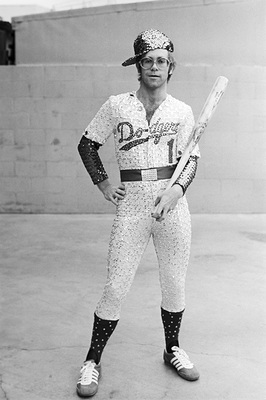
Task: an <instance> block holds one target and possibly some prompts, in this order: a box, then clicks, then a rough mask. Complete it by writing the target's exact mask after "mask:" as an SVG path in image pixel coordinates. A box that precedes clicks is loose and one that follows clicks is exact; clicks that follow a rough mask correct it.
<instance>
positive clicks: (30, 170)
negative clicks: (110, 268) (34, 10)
mask: <svg viewBox="0 0 266 400" xmlns="http://www.w3.org/2000/svg"><path fill="white" fill-rule="evenodd" d="M265 15H266V3H265V1H264V0H253V1H249V0H235V1H233V2H232V1H229V0H208V1H207V0H175V1H172V0H169V1H156V2H154V3H153V2H147V3H138V4H137V5H134V4H127V5H119V6H118V5H117V6H108V7H99V8H94V9H83V10H73V11H69V12H59V13H51V14H41V15H35V16H28V17H19V18H16V19H15V22H14V26H15V29H16V47H17V61H18V64H19V65H17V66H2V67H0V122H1V123H0V186H1V187H0V212H32V213H37V212H40V213H60V212H62V213H63V212H69V213H71V212H73V213H76V212H79V213H83V212H84V213H107V212H108V213H109V212H113V211H114V208H113V206H112V205H111V204H110V203H108V202H106V201H105V200H104V199H103V197H102V195H101V193H100V192H99V191H98V189H97V188H96V187H94V185H93V184H92V183H91V180H90V177H89V176H88V174H87V172H86V170H85V168H84V167H83V165H82V163H81V161H80V159H79V155H78V152H77V144H78V142H79V139H80V137H81V135H82V132H83V130H84V129H85V127H86V126H87V124H88V123H89V121H90V120H91V118H92V117H93V116H94V114H95V113H96V111H97V110H98V109H99V107H100V106H101V104H102V103H103V102H104V101H105V100H106V99H107V98H108V96H110V95H111V94H118V93H121V92H126V91H130V90H136V89H137V88H138V82H137V74H136V69H135V67H134V66H133V67H128V68H123V67H121V62H122V61H124V59H125V58H127V57H129V56H130V55H131V54H132V42H133V40H134V38H135V37H136V35H137V34H138V33H139V32H140V31H141V30H143V29H146V28H147V27H148V26H153V27H158V29H161V30H162V31H165V32H166V33H167V34H168V35H169V36H170V37H171V38H172V39H173V40H174V41H175V44H176V58H177V62H178V66H177V69H176V71H175V73H174V75H173V77H172V79H171V81H170V84H169V92H170V93H171V94H172V95H173V96H175V97H177V98H179V99H180V100H183V101H185V102H187V103H188V104H190V105H191V106H192V109H193V111H194V114H195V117H196V118H197V116H198V114H199V112H200V109H201V107H202V105H203V103H204V101H205V99H206V97H207V95H208V93H209V91H210V89H211V87H212V85H213V83H214V81H215V79H216V78H217V76H219V75H224V76H226V77H228V78H229V86H228V89H227V91H226V94H225V95H224V97H223V99H222V100H221V103H220V105H219V107H218V109H217V111H216V113H215V115H214V116H213V119H212V120H211V122H210V124H209V127H208V128H207V131H206V133H205V135H204V136H203V138H202V140H201V142H200V148H201V154H202V158H201V160H200V162H199V169H198V172H197V177H196V179H195V181H194V182H193V185H191V187H190V188H189V190H188V194H187V196H188V198H189V203H190V208H191V211H192V212H194V213H263V212H266V180H265V172H266V165H265V160H266V157H265V150H266V134H265V133H266V132H265V130H266V51H265V50H266V48H265V37H266V24H265V23H263V22H265ZM177 22H178V23H177ZM121 35H122V36H121ZM121 37H123V40H121ZM100 152H101V157H102V159H103V162H104V165H105V167H106V169H107V171H108V173H109V175H110V179H111V181H112V182H114V183H117V182H118V181H119V175H118V170H117V167H116V162H115V157H114V148H113V141H112V139H110V140H109V142H108V143H107V144H106V145H105V146H104V147H103V148H102V149H101V151H100Z"/></svg>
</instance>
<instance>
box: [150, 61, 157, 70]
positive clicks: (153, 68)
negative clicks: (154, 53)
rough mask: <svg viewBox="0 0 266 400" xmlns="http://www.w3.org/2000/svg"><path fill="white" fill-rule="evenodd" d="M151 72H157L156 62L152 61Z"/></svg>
mask: <svg viewBox="0 0 266 400" xmlns="http://www.w3.org/2000/svg"><path fill="white" fill-rule="evenodd" d="M151 69H152V70H155V71H156V70H158V67H157V64H156V60H154V61H153V65H152V67H151Z"/></svg>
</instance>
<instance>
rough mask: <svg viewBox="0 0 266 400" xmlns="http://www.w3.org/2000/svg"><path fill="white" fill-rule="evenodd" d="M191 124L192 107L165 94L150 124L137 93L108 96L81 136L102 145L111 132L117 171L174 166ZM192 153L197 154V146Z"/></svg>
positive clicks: (184, 144) (183, 146) (185, 141)
mask: <svg viewBox="0 0 266 400" xmlns="http://www.w3.org/2000/svg"><path fill="white" fill-rule="evenodd" d="M193 126H194V117H193V113H192V110H191V107H190V106H188V105H187V104H185V103H184V102H182V101H180V100H177V99H175V98H174V97H172V96H171V95H170V94H167V96H166V99H165V100H164V101H163V102H162V103H161V105H160V106H159V107H158V108H157V109H156V110H155V112H154V114H153V116H152V118H151V120H150V123H149V124H148V121H147V119H146V111H145V108H144V106H143V104H142V103H141V102H140V101H139V100H138V98H137V96H136V92H128V93H123V94H120V95H116V96H110V97H109V99H108V100H107V101H106V102H105V103H104V104H103V105H102V107H101V108H100V109H99V111H98V112H97V114H96V115H95V117H94V118H93V120H92V121H91V122H90V124H89V125H88V126H87V128H86V130H85V132H84V136H85V137H87V138H88V139H90V140H93V141H95V142H97V143H99V144H101V145H103V144H104V143H105V142H106V141H107V139H108V138H109V137H110V136H111V135H112V134H113V137H114V142H115V153H116V159H117V163H118V166H119V169H120V170H124V169H147V168H157V167H164V166H167V165H174V164H176V162H177V159H178V158H179V157H180V156H181V155H182V152H183V151H184V149H185V147H186V145H187V142H188V139H189V136H190V134H191V132H192V129H193ZM192 155H194V156H197V157H200V152H199V148H198V146H196V147H195V149H194V150H193V152H192Z"/></svg>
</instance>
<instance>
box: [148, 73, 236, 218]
mask: <svg viewBox="0 0 266 400" xmlns="http://www.w3.org/2000/svg"><path fill="white" fill-rule="evenodd" d="M227 84H228V79H227V78H225V77H224V76H219V77H218V78H217V79H216V81H215V83H214V85H213V87H212V89H211V91H210V94H209V96H208V98H207V100H206V101H205V104H204V106H203V108H202V110H201V112H200V115H199V117H198V120H197V122H196V123H195V125H194V128H193V130H192V133H191V135H190V137H189V139H188V144H187V146H186V148H185V150H184V152H183V154H182V156H181V158H180V160H179V162H178V164H177V166H176V169H175V171H174V173H173V175H172V177H171V179H170V180H169V182H168V185H167V187H166V189H165V190H168V189H170V188H171V187H172V186H173V184H174V183H175V182H176V180H177V178H178V177H179V175H180V174H181V172H182V171H183V169H184V167H185V165H186V163H187V162H188V159H189V157H190V155H191V153H192V151H193V149H194V148H195V146H196V144H197V143H198V142H199V140H200V138H201V136H202V135H203V133H204V131H205V129H206V127H207V125H208V123H209V121H210V119H211V117H212V115H213V113H214V111H215V110H216V107H217V105H218V103H219V101H220V99H221V97H222V95H223V94H224V92H225V89H226V87H227ZM157 207H158V206H157ZM154 213H156V209H155V211H154V212H153V214H154Z"/></svg>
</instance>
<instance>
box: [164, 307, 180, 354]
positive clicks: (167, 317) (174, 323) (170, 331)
mask: <svg viewBox="0 0 266 400" xmlns="http://www.w3.org/2000/svg"><path fill="white" fill-rule="evenodd" d="M183 312H184V310H183V311H180V312H169V311H166V310H164V309H163V308H161V316H162V321H163V326H164V335H165V345H166V351H167V352H168V353H171V352H172V347H173V346H177V347H179V340H178V336H179V330H180V325H181V320H182V316H183Z"/></svg>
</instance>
